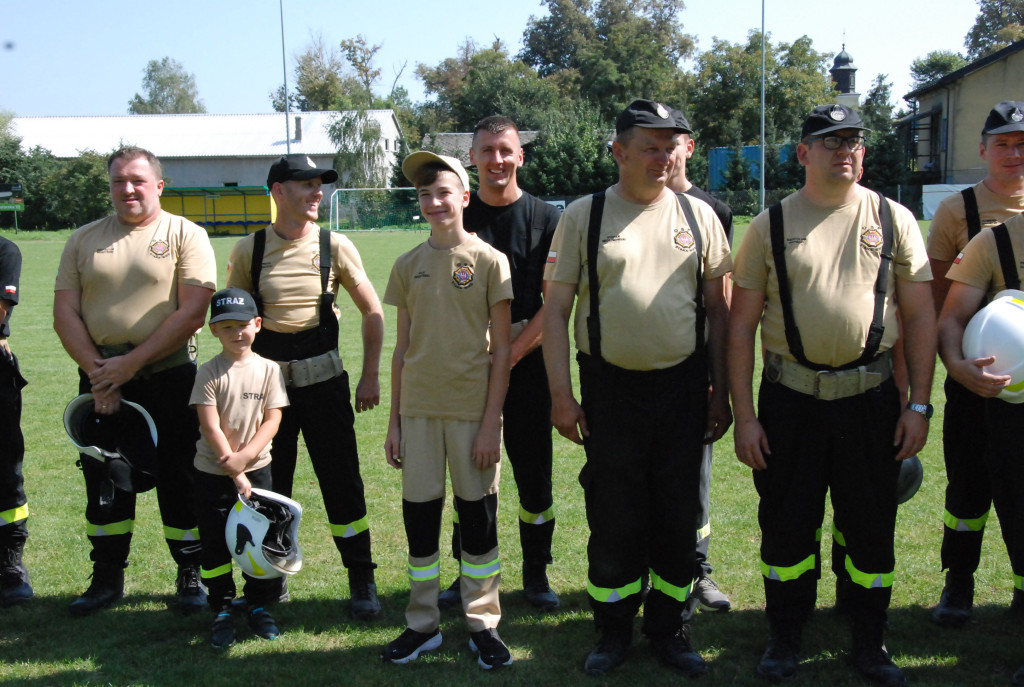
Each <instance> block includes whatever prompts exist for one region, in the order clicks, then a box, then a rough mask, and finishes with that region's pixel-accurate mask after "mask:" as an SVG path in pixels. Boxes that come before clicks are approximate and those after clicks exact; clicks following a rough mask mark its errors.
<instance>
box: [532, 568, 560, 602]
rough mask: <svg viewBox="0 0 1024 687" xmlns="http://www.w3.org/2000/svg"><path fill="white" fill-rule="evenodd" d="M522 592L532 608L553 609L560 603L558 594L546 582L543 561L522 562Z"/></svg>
mask: <svg viewBox="0 0 1024 687" xmlns="http://www.w3.org/2000/svg"><path fill="white" fill-rule="evenodd" d="M523 594H525V595H526V600H527V601H529V602H530V604H531V605H532V606H533V607H534V608H536V609H538V610H541V611H545V612H549V611H554V610H557V609H558V607H559V606H560V605H561V602H560V601H559V600H558V595H557V594H555V592H554V591H552V589H551V585H549V584H548V575H547V566H546V565H544V564H543V563H523Z"/></svg>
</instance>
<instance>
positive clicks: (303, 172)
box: [267, 153, 338, 188]
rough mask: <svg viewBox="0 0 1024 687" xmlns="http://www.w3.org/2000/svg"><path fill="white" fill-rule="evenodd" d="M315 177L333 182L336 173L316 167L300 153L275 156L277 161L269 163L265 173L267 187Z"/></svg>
mask: <svg viewBox="0 0 1024 687" xmlns="http://www.w3.org/2000/svg"><path fill="white" fill-rule="evenodd" d="M317 177H320V181H322V182H323V183H325V184H333V183H334V182H335V181H337V180H338V173H337V172H335V171H334V170H333V169H320V168H318V167H317V166H316V164H314V162H313V160H312V159H311V158H310V157H309V155H302V154H301V153H296V154H293V155H282V156H281V157H279V158H277V162H275V163H274V164H272V165H270V173H269V174H267V188H270V187H271V186H273V185H274V184H276V183H281V184H283V183H284V182H286V181H305V180H306V179H316V178H317Z"/></svg>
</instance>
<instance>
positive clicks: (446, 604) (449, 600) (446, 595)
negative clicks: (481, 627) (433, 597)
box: [437, 577, 462, 611]
mask: <svg viewBox="0 0 1024 687" xmlns="http://www.w3.org/2000/svg"><path fill="white" fill-rule="evenodd" d="M437 607H438V608H439V609H441V610H442V611H445V610H447V609H449V608H462V582H461V579H460V578H458V577H456V578H455V580H454V581H453V582H452V583H451V584H450V585H448V589H445V590H444V591H443V592H441V593H440V594H438V595H437Z"/></svg>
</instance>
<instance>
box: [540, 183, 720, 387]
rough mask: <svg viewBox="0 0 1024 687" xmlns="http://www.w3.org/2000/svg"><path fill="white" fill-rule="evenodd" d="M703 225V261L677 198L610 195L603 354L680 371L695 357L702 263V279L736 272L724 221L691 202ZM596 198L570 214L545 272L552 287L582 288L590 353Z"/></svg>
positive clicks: (580, 315)
mask: <svg viewBox="0 0 1024 687" xmlns="http://www.w3.org/2000/svg"><path fill="white" fill-rule="evenodd" d="M688 200H689V201H690V205H691V206H692V207H693V212H694V216H695V218H696V220H697V224H698V225H699V230H700V234H701V245H702V246H703V251H704V254H703V256H698V255H697V251H696V245H695V242H694V239H693V234H692V231H693V228H692V227H690V226H689V225H688V224H687V223H686V216H685V215H684V214H683V210H682V208H681V207H680V206H679V201H678V199H677V198H676V196H675V194H672V193H669V194H664V195H663V196H662V197H660V198H659V199H658V200H657V201H655V202H654V203H652V204H650V205H639V204H636V203H630V202H629V201H627V200H625V199H624V198H622V196H620V195H619V194H618V193H617V192H616V191H615V189H614V188H609V189H608V190H607V191H606V193H605V204H604V214H603V216H602V218H601V238H600V245H599V246H598V265H597V273H598V277H599V279H600V282H601V285H600V290H599V302H598V306H599V308H600V317H601V353H602V356H603V357H604V359H605V360H607V361H608V362H609V363H612V364H613V365H617V366H619V367H623V368H626V369H629V370H658V369H664V368H667V367H671V366H673V365H676V364H678V363H680V362H682V361H683V360H685V359H686V358H688V357H689V356H690V354H692V353H693V351H694V348H695V343H696V338H695V326H696V310H695V302H694V295H695V293H696V285H697V276H696V269H697V260H699V259H702V260H703V270H704V279H705V280H710V279H715V278H717V277H721V276H723V275H724V274H726V273H727V272H729V271H730V270H731V269H732V258H731V257H730V255H729V243H728V241H727V240H726V237H725V230H723V229H722V223H721V222H720V221H719V219H718V217H717V216H716V215H715V212H714V210H712V209H711V206H710V205H708V204H707V203H705V202H703V201H701V200H698V199H696V198H688ZM591 201H592V196H586V197H584V198H581V199H579V200H577V201H575V202H573V203H572V204H570V205H569V207H568V208H566V210H565V212H564V213H563V214H562V217H561V219H560V220H559V222H558V228H557V229H556V230H555V236H554V238H553V239H552V241H551V253H550V254H549V257H548V264H547V266H546V268H545V271H544V278H545V279H547V280H549V281H557V282H565V283H568V284H576V285H577V288H576V294H577V302H576V319H575V325H574V327H575V339H576V348H578V349H579V350H580V351H583V352H584V353H590V341H589V339H588V337H587V317H588V315H589V314H590V279H589V277H588V267H587V230H588V227H589V224H590V206H591Z"/></svg>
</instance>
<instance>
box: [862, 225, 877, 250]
mask: <svg viewBox="0 0 1024 687" xmlns="http://www.w3.org/2000/svg"><path fill="white" fill-rule="evenodd" d="M860 242H861V243H862V244H864V247H865V248H878V247H880V246H881V245H882V230H881V229H879V228H878V227H868V228H867V229H865V230H864V231H863V232H862V233H861V235H860Z"/></svg>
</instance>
